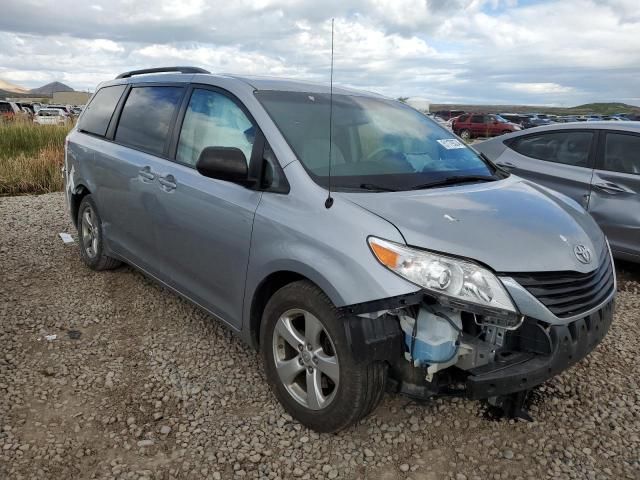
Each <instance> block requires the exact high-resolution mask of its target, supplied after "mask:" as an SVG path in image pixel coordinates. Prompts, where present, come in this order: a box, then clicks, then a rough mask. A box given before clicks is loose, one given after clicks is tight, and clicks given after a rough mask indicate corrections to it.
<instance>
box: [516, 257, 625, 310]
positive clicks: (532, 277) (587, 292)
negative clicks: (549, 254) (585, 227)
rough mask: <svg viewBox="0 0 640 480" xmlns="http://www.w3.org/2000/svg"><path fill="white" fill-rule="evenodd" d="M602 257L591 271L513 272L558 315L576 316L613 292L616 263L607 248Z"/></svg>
mask: <svg viewBox="0 0 640 480" xmlns="http://www.w3.org/2000/svg"><path fill="white" fill-rule="evenodd" d="M600 258H602V261H601V262H600V265H598V268H596V269H595V270H594V271H592V272H589V273H580V272H533V273H518V274H509V275H510V276H511V277H512V278H513V279H514V280H515V281H516V282H518V283H519V284H520V285H522V286H523V287H524V288H525V289H527V291H529V293H531V295H533V296H534V297H536V298H537V299H538V300H539V301H540V302H541V303H542V304H543V305H544V306H545V307H547V308H548V309H549V310H550V311H551V313H553V314H554V315H555V316H556V317H559V318H567V317H573V316H574V315H580V314H581V313H584V312H587V311H589V310H591V309H592V308H594V307H597V306H598V305H600V304H601V303H602V302H603V301H604V300H605V299H606V298H607V297H608V296H609V295H610V294H611V293H612V292H613V289H614V280H613V265H612V264H611V258H610V257H609V252H608V250H607V249H606V247H605V250H604V251H603V252H602V254H601V255H600Z"/></svg>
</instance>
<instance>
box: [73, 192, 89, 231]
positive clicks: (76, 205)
mask: <svg viewBox="0 0 640 480" xmlns="http://www.w3.org/2000/svg"><path fill="white" fill-rule="evenodd" d="M90 194H91V191H90V190H89V189H88V188H87V187H86V186H85V185H83V184H79V185H77V186H76V187H75V188H74V189H73V191H72V192H70V193H69V214H70V216H71V221H72V222H73V224H74V225H75V226H76V227H77V226H78V210H79V209H80V203H81V202H82V199H83V198H84V197H86V196H87V195H90Z"/></svg>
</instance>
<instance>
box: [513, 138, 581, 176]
mask: <svg viewBox="0 0 640 480" xmlns="http://www.w3.org/2000/svg"><path fill="white" fill-rule="evenodd" d="M592 139H593V133H591V132H572V131H567V132H553V133H543V134H540V135H527V136H526V137H519V138H516V139H515V140H514V141H513V142H511V144H510V145H509V147H511V148H512V149H513V150H515V151H516V152H518V153H519V154H521V155H524V156H526V157H531V158H537V159H538V160H545V161H547V162H554V163H563V164H565V165H573V166H576V167H590V165H589V149H590V148H591V141H592Z"/></svg>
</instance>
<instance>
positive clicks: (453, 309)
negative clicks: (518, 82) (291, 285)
mask: <svg viewBox="0 0 640 480" xmlns="http://www.w3.org/2000/svg"><path fill="white" fill-rule="evenodd" d="M384 246H385V247H388V246H389V243H384ZM391 248H393V249H394V250H395V251H399V250H400V249H396V248H395V245H391ZM372 249H373V250H374V253H376V254H377V255H376V256H378V258H379V257H380V256H383V255H385V254H386V252H384V251H378V252H376V251H375V248H372ZM407 250H408V249H407ZM400 254H401V255H402V254H404V252H401V253H400ZM412 254H413V252H409V255H412ZM427 255H429V254H427ZM442 258H445V260H442ZM385 260H386V261H389V260H390V259H389V258H386V259H385ZM418 260H419V261H420V260H421V259H418ZM391 261H394V259H391ZM395 261H396V262H400V261H401V262H404V264H405V266H406V265H407V264H408V263H409V262H414V265H413V266H410V267H415V263H416V260H415V259H412V258H409V259H407V256H405V258H402V259H399V260H397V259H396V260H395ZM427 261H428V262H431V263H429V264H427V265H426V266H425V265H420V266H419V268H421V269H422V270H421V271H420V273H419V274H420V275H421V276H422V277H421V278H427V280H425V281H421V283H422V284H425V283H426V286H425V288H424V289H423V290H422V291H419V292H416V293H414V294H410V295H404V296H401V297H394V298H390V299H386V300H380V301H376V302H368V303H366V304H359V305H351V306H348V307H344V309H343V311H344V314H345V317H346V329H347V338H348V339H349V341H350V343H351V348H352V352H353V354H354V357H355V358H356V359H358V360H361V361H386V362H388V363H389V379H390V388H391V389H392V390H394V391H396V392H400V393H402V394H405V395H408V396H410V397H413V398H418V399H426V398H429V397H432V396H435V395H459V396H464V397H467V398H471V399H487V400H488V401H489V403H491V404H492V405H494V406H496V407H499V408H501V409H502V410H503V412H504V414H506V415H507V416H511V417H521V418H528V415H527V413H526V412H525V411H524V410H523V402H524V399H525V397H526V391H528V390H529V389H531V388H532V387H534V386H536V385H539V384H541V383H543V382H544V381H546V380H548V379H549V378H551V377H553V376H554V375H557V374H558V373H559V372H561V371H562V370H564V369H566V368H568V367H569V366H571V365H573V364H574V363H576V362H577V361H579V360H581V359H582V358H584V357H585V356H586V355H587V354H588V353H589V352H590V351H591V350H593V348H594V347H595V346H596V345H597V344H598V343H599V342H600V341H601V340H602V338H603V337H604V336H605V335H606V333H607V331H608V329H609V326H610V324H611V321H612V318H613V296H614V293H615V276H614V272H613V264H612V260H611V257H610V253H609V252H608V250H607V251H606V252H604V254H603V255H601V262H600V265H599V266H598V267H597V268H596V269H595V270H594V271H593V272H591V273H589V274H569V273H567V272H558V273H555V274H551V273H550V274H542V275H540V276H539V277H540V278H539V279H538V281H537V283H535V287H531V288H528V287H529V286H531V284H532V282H533V280H532V278H534V277H535V275H533V274H528V276H527V278H526V279H524V278H519V277H517V276H514V278H515V279H516V280H517V281H518V282H520V283H519V285H526V286H527V290H528V291H527V292H526V293H527V295H530V297H531V299H532V301H536V302H538V303H540V304H545V308H546V312H547V313H546V314H545V315H544V316H543V315H538V316H537V317H533V316H531V315H524V314H522V313H521V312H520V310H519V309H517V308H516V307H515V304H514V303H511V307H510V308H509V307H506V308H500V305H498V306H496V305H495V302H493V303H494V304H492V300H493V299H495V298H498V300H499V302H500V303H501V304H505V305H506V302H507V298H504V297H503V296H501V294H500V293H498V294H496V286H495V284H491V279H490V277H489V275H493V274H490V273H485V271H484V270H483V267H481V266H478V267H477V270H475V271H474V270H472V267H468V265H465V263H467V264H469V265H472V266H473V264H472V263H470V262H466V261H458V260H456V259H454V260H452V261H451V262H449V264H447V263H446V262H447V261H448V259H447V257H439V258H436V259H435V260H434V259H431V258H427ZM434 262H439V264H438V265H435V266H434ZM450 264H454V268H460V269H461V271H462V273H461V275H460V276H461V277H462V281H463V282H467V283H464V285H462V286H460V287H457V288H458V290H456V292H460V291H462V290H464V289H466V290H467V292H470V293H469V295H475V296H476V298H480V299H481V300H483V299H484V300H485V304H484V305H483V304H482V303H481V302H479V301H474V299H472V300H471V301H469V300H467V299H466V298H464V295H460V294H456V295H451V294H449V292H445V293H442V294H441V293H440V292H439V291H438V290H437V288H435V289H434V288H433V287H432V285H431V284H429V283H428V281H429V276H430V275H431V276H433V275H432V274H433V273H434V272H435V274H436V276H437V275H440V280H441V278H442V275H443V274H442V272H443V270H444V269H446V268H448V265H450ZM461 264H462V265H461ZM460 265H461V266H460ZM465 269H466V270H465ZM477 272H480V273H477ZM447 275H449V273H446V274H444V276H445V277H446V276H447ZM474 275H475V277H474ZM469 278H471V280H470V281H468V279H469ZM487 278H489V281H486V280H487ZM495 278H497V277H495ZM446 280H447V281H449V282H451V281H454V279H450V278H446ZM510 280H513V278H510ZM534 280H535V279H534ZM498 281H500V280H498ZM527 282H529V283H527ZM416 283H417V282H416ZM446 283H447V282H440V285H444V286H445V287H446V286H447V285H446ZM483 288H484V291H481V292H478V289H483ZM500 288H502V289H503V290H504V292H505V294H506V296H507V297H508V301H509V302H511V298H510V295H509V294H508V293H506V290H505V289H504V287H503V285H502V282H501V281H500ZM523 289H524V287H523ZM443 290H444V289H443ZM534 294H535V295H534ZM549 298H551V300H549ZM538 300H539V301H538ZM550 305H553V307H551V306H550ZM559 308H562V309H563V310H562V312H564V313H565V315H564V316H562V315H560V314H559V313H558V312H560V310H558V309H559ZM554 309H555V310H554ZM527 313H528V312H527ZM554 313H555V314H554ZM558 315H560V316H558ZM522 392H525V393H522Z"/></svg>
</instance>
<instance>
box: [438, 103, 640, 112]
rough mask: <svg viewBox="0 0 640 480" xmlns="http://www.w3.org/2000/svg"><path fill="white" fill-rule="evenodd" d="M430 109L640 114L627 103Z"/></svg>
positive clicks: (477, 106) (439, 106) (442, 107)
mask: <svg viewBox="0 0 640 480" xmlns="http://www.w3.org/2000/svg"><path fill="white" fill-rule="evenodd" d="M430 110H431V111H432V112H437V111H438V110H464V111H465V112H478V113H507V112H509V113H533V112H540V113H550V114H553V115H588V114H590V113H594V114H600V115H611V114H613V113H635V114H640V107H637V106H635V105H628V104H626V103H586V104H584V105H578V106H575V107H547V106H544V105H459V104H456V105H453V104H446V103H441V104H436V103H432V104H431V107H430Z"/></svg>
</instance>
